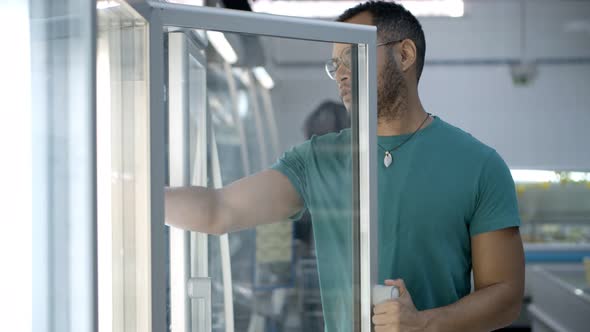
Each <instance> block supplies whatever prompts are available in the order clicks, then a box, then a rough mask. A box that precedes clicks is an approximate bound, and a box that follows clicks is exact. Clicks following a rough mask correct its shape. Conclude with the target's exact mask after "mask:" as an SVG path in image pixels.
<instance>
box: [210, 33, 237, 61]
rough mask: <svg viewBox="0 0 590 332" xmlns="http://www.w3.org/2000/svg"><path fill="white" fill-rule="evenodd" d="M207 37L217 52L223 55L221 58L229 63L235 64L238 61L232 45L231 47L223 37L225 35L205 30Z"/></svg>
mask: <svg viewBox="0 0 590 332" xmlns="http://www.w3.org/2000/svg"><path fill="white" fill-rule="evenodd" d="M207 37H208V38H209V41H210V42H211V44H212V45H213V47H214V48H215V50H217V52H218V53H219V54H221V56H222V57H223V59H224V60H225V61H226V62H227V63H229V64H232V65H233V64H235V63H236V62H238V55H237V54H236V52H235V51H234V49H233V47H231V45H230V43H229V42H228V41H227V38H225V35H224V34H223V33H222V32H219V31H207Z"/></svg>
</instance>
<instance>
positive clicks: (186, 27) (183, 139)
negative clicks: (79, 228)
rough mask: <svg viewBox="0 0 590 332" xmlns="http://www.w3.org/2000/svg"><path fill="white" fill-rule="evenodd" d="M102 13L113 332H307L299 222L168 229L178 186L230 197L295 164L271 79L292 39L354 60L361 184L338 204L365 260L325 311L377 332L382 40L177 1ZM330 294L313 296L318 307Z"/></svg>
mask: <svg viewBox="0 0 590 332" xmlns="http://www.w3.org/2000/svg"><path fill="white" fill-rule="evenodd" d="M100 3H102V5H101V6H100V9H98V23H99V24H98V26H99V32H98V42H97V88H98V90H97V98H98V103H97V122H98V130H97V142H98V151H97V162H98V165H99V168H98V177H97V178H98V181H97V182H98V183H99V189H100V190H99V197H98V202H99V204H98V207H99V209H98V211H99V214H98V216H99V232H98V240H99V248H98V252H99V265H98V273H99V280H98V282H99V296H98V299H99V300H98V304H99V308H100V311H99V317H98V320H99V321H100V324H99V330H100V331H120V330H125V331H165V330H170V331H183V332H184V331H186V332H188V331H227V332H231V331H244V330H250V331H263V330H278V331H287V330H289V329H293V328H297V326H301V324H302V322H301V319H300V318H299V316H300V315H299V313H298V312H297V310H296V309H295V310H293V309H292V308H298V307H297V306H291V305H288V304H289V303H292V302H293V303H295V301H296V300H297V299H298V297H299V295H300V294H303V291H302V289H301V287H300V286H299V285H298V283H296V282H295V278H296V273H295V271H294V266H295V263H296V262H294V258H293V256H294V255H293V251H294V250H293V240H292V238H293V236H292V223H290V222H287V221H283V222H277V223H275V224H269V225H264V226H260V227H257V228H256V229H251V230H243V231H240V232H235V233H230V234H224V235H220V236H216V235H207V234H203V233H197V232H188V231H184V230H180V229H175V228H169V227H167V226H165V220H164V204H163V203H164V201H163V194H164V188H165V187H183V186H202V187H210V188H221V187H223V186H225V185H227V184H229V183H231V182H233V181H235V180H237V179H240V178H242V177H245V176H247V175H251V174H254V173H256V172H259V171H261V170H264V169H267V168H268V167H269V166H270V165H271V164H272V163H274V162H275V161H276V159H277V158H278V157H279V156H280V155H281V154H282V151H279V146H280V141H281V139H282V136H281V132H280V131H279V130H278V128H277V125H276V119H275V117H276V113H275V111H274V110H275V109H277V108H280V107H281V104H280V102H277V101H275V100H272V98H271V93H270V90H269V89H270V88H271V87H272V84H270V85H269V82H268V79H265V78H264V75H262V76H261V73H260V71H261V70H263V69H264V66H265V63H266V62H265V57H264V52H262V48H263V47H264V45H265V44H266V43H268V42H269V41H270V40H273V39H281V42H285V43H288V42H290V41H294V42H295V41H297V42H299V44H298V45H299V47H307V46H306V45H314V44H318V43H321V44H324V45H326V50H328V49H330V48H331V46H332V44H333V43H338V44H343V45H346V46H347V47H349V48H350V49H351V54H352V58H351V59H350V64H351V67H352V68H351V70H352V75H351V81H352V82H353V89H352V90H353V93H352V94H353V101H352V105H353V106H352V107H351V109H350V112H351V116H352V119H353V121H352V127H351V138H350V140H349V141H348V142H346V144H344V146H343V147H342V149H345V150H348V151H349V153H350V156H351V158H352V159H351V168H350V174H349V175H348V176H347V181H346V182H347V183H348V184H349V185H348V186H345V187H343V188H344V189H343V190H342V192H339V193H337V194H338V195H343V199H346V200H347V201H348V202H349V206H348V210H347V211H345V212H346V215H347V216H348V217H346V218H343V224H342V225H345V228H346V232H347V234H349V235H348V239H346V242H347V243H348V242H349V243H350V248H348V247H347V248H343V252H344V253H346V254H344V255H342V258H338V259H341V260H342V263H343V264H344V265H345V266H349V267H350V269H349V270H347V271H348V272H349V273H345V274H344V275H345V277H346V278H344V279H346V280H344V279H343V280H344V282H345V283H346V284H343V285H342V286H343V287H342V288H341V290H339V291H337V292H332V293H330V294H327V295H326V294H322V295H323V297H322V298H323V299H325V298H326V297H330V296H331V297H338V298H340V299H342V300H343V301H341V302H340V306H339V308H338V310H339V314H341V315H342V316H340V318H341V321H342V324H344V325H343V326H344V327H345V328H346V329H349V330H351V331H369V330H370V328H371V320H370V316H371V305H370V303H371V291H370V290H371V286H372V285H374V284H375V283H376V280H375V277H376V273H375V272H376V270H374V268H375V267H376V264H375V263H374V262H376V255H377V253H376V250H374V247H375V242H374V227H372V225H373V223H375V222H376V215H375V211H376V209H375V206H374V204H376V200H375V199H374V197H375V196H374V195H375V194H374V189H375V182H376V173H375V172H374V171H371V168H372V167H374V160H375V159H376V158H375V156H374V151H373V149H372V148H370V147H371V146H374V145H375V144H374V143H375V142H374V141H375V137H374V136H373V135H372V134H371V133H374V132H375V128H376V112H371V111H369V110H371V109H374V108H375V107H376V96H375V93H373V92H372V91H376V90H375V83H376V79H375V77H376V76H375V73H374V70H375V68H374V63H375V38H376V34H375V29H374V27H368V26H358V27H357V26H350V25H345V24H339V23H333V22H324V21H313V20H304V19H294V18H287V17H278V16H271V15H262V14H254V13H246V12H239V11H232V10H224V9H218V8H208V7H195V6H187V5H180V4H170V3H164V2H143V1H129V2H125V1H100ZM302 41H303V42H302ZM302 51H304V50H302ZM324 56H325V58H326V60H327V59H328V58H330V57H331V55H330V54H329V53H328V52H327V53H326V54H325V55H324ZM317 70H318V71H321V72H323V71H324V68H323V67H322V66H318V68H317ZM267 75H268V73H267ZM283 79H285V78H283ZM325 79H326V80H329V78H328V77H327V76H326V77H325ZM370 91H371V93H370ZM293 93H297V91H294V92H293ZM301 98H305V96H303V95H302V96H301ZM293 125H294V126H299V127H300V126H301V123H293ZM267 203H268V204H272V202H267ZM252 208H253V209H255V208H256V206H253V207H252ZM316 250H317V251H318V252H319V251H321V248H318V249H316ZM334 259H336V257H334ZM371 267H373V269H372V268H371ZM308 291H309V289H306V292H308ZM318 292H319V289H317V288H316V293H314V294H310V295H309V296H312V297H313V298H314V299H316V300H317V298H318V297H319V293H318ZM325 310H326V309H325V308H324V313H325Z"/></svg>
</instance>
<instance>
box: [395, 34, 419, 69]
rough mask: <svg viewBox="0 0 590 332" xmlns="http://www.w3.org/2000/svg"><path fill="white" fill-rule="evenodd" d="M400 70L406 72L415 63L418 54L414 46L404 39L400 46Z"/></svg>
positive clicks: (409, 40)
mask: <svg viewBox="0 0 590 332" xmlns="http://www.w3.org/2000/svg"><path fill="white" fill-rule="evenodd" d="M399 54H400V68H401V70H402V71H404V72H405V71H407V70H408V69H410V67H412V66H413V65H414V64H415V63H416V56H417V54H418V52H417V49H416V44H414V42H413V41H412V40H411V39H405V40H404V41H402V42H401V44H400V52H399Z"/></svg>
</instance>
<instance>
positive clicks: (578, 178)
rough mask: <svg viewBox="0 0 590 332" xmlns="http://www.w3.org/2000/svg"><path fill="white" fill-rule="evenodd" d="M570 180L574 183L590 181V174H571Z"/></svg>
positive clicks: (569, 175)
mask: <svg viewBox="0 0 590 332" xmlns="http://www.w3.org/2000/svg"><path fill="white" fill-rule="evenodd" d="M568 179H569V180H570V181H573V182H584V181H590V173H585V172H570V173H569V174H568Z"/></svg>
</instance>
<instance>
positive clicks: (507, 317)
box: [423, 227, 524, 332]
mask: <svg viewBox="0 0 590 332" xmlns="http://www.w3.org/2000/svg"><path fill="white" fill-rule="evenodd" d="M471 248H472V257H473V259H472V260H473V275H474V282H475V292H473V293H472V294H470V295H469V296H466V297H464V298H462V299H461V300H459V301H458V302H455V303H454V304H451V305H449V306H445V307H440V308H436V309H432V310H427V311H423V313H425V314H426V315H427V317H428V319H427V320H428V321H430V323H431V324H429V327H431V329H428V330H432V331H437V332H444V331H465V332H478V331H481V332H488V331H492V330H495V329H499V328H502V327H505V326H507V325H509V324H510V323H512V322H513V321H514V320H515V319H516V318H517V317H518V314H519V313H520V309H521V303H522V297H523V293H524V251H523V247H522V241H521V238H520V233H519V230H518V228H515V227H513V228H507V229H503V230H499V231H494V232H489V233H483V234H479V235H476V236H474V237H473V238H472V241H471Z"/></svg>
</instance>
